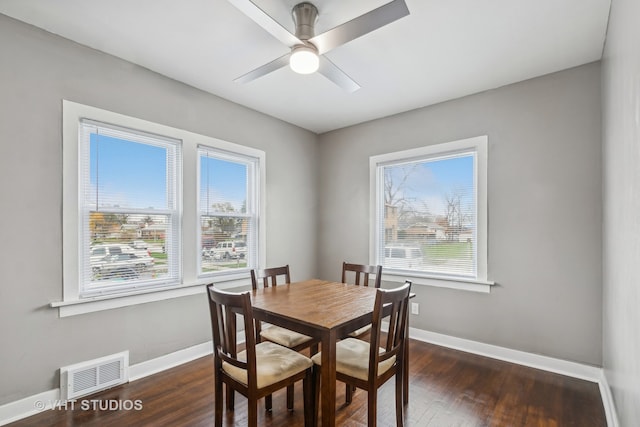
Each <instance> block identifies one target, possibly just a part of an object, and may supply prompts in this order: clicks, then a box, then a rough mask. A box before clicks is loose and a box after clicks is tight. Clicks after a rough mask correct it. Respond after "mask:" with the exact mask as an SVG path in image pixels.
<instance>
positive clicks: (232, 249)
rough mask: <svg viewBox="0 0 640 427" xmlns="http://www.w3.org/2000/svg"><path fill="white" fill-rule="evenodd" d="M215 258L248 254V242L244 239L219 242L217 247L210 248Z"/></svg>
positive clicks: (241, 256)
mask: <svg viewBox="0 0 640 427" xmlns="http://www.w3.org/2000/svg"><path fill="white" fill-rule="evenodd" d="M209 255H210V257H211V258H213V259H217V260H220V259H237V258H245V257H246V256H247V244H246V243H245V242H243V241H239V240H237V241H227V242H220V243H218V244H217V245H216V246H215V248H211V249H210V250H209Z"/></svg>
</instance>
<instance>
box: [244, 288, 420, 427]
mask: <svg viewBox="0 0 640 427" xmlns="http://www.w3.org/2000/svg"><path fill="white" fill-rule="evenodd" d="M251 292H252V293H251V304H252V306H253V315H254V317H255V318H256V319H258V320H261V321H264V322H267V323H270V324H273V325H278V326H281V327H283V328H287V329H290V330H293V331H296V332H299V333H302V334H305V335H308V336H310V337H312V338H313V339H315V340H318V341H319V342H320V351H321V359H322V360H321V362H322V369H321V380H320V410H321V411H320V415H321V417H322V426H323V427H326V426H335V419H336V417H335V415H336V342H337V341H338V340H339V339H341V338H343V337H345V336H346V335H347V334H348V333H349V332H353V331H355V330H357V329H359V328H361V327H363V326H365V325H367V324H371V321H372V318H373V307H374V302H375V298H376V288H374V287H368V286H356V285H353V284H346V283H339V282H333V281H327V280H320V279H311V280H305V281H301V282H293V283H290V284H284V285H278V286H271V287H267V288H258V289H254V290H252V291H251ZM403 376H404V375H403ZM404 380H405V381H404V382H405V387H403V388H404V389H405V390H407V388H408V387H407V383H406V381H407V379H406V377H405V379H404ZM407 391H408V390H407ZM403 400H405V402H406V401H407V400H406V395H405V399H403ZM315 410H316V411H317V408H316V409H315ZM316 420H317V416H314V422H315V421H316Z"/></svg>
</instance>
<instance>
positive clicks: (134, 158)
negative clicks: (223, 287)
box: [79, 119, 182, 298]
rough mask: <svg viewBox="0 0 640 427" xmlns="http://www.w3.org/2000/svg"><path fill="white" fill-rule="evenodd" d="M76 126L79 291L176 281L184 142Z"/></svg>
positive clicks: (95, 292)
mask: <svg viewBox="0 0 640 427" xmlns="http://www.w3.org/2000/svg"><path fill="white" fill-rule="evenodd" d="M79 127H80V142H79V144H80V159H79V162H80V182H79V184H80V193H79V194H80V216H81V218H80V230H79V234H80V236H81V241H80V253H79V256H80V259H79V264H80V268H81V276H80V289H79V296H80V297H81V298H84V297H88V296H92V295H99V294H110V293H119V292H126V291H130V290H134V289H144V288H148V287H159V286H164V285H176V284H178V283H179V280H180V274H179V272H180V266H179V263H178V260H179V259H180V245H179V242H180V228H179V223H180V216H179V201H180V200H181V196H180V188H179V187H178V185H177V183H178V177H179V176H180V165H181V150H182V145H181V141H179V140H175V139H170V138H166V137H160V136H157V135H152V134H148V133H144V132H140V131H136V130H133V129H127V128H122V127H118V126H114V125H111V124H106V123H100V122H96V121H93V120H88V119H81V120H80V125H79ZM135 240H142V241H144V242H146V244H147V245H146V246H147V248H145V249H142V248H140V247H138V248H136V247H135V245H134V244H133V242H134V241H135ZM152 254H153V256H152Z"/></svg>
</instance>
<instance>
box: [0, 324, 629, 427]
mask: <svg viewBox="0 0 640 427" xmlns="http://www.w3.org/2000/svg"><path fill="white" fill-rule="evenodd" d="M409 336H410V337H411V338H413V339H416V340H418V341H424V342H428V343H431V344H436V345H440V346H443V347H448V348H452V349H455V350H461V351H465V352H467V353H473V354H477V355H480V356H486V357H490V358H493V359H498V360H503V361H506V362H511V363H516V364H519V365H523V366H529V367H532V368H537V369H542V370H545V371H549V372H554V373H558V374H562V375H567V376H570V377H574V378H579V379H583V380H587V381H591V382H595V383H598V385H599V388H600V394H601V395H602V403H603V405H604V410H605V414H606V417H607V425H608V426H609V427H619V425H618V420H617V416H616V411H615V406H614V404H613V398H612V396H611V389H610V388H609V384H608V382H607V378H606V376H605V375H604V372H603V370H602V369H601V368H599V367H596V366H590V365H584V364H581V363H576V362H569V361H566V360H561V359H555V358H552V357H547V356H541V355H537V354H532V353H527V352H524V351H519V350H512V349H509V348H505V347H499V346H495V345H491V344H484V343H481V342H477V341H471V340H466V339H462V338H456V337H452V336H449V335H443V334H438V333H435V332H429V331H425V330H421V329H415V328H410V329H409ZM238 339H239V340H240V341H241V340H242V338H241V337H238ZM212 351H213V345H212V342H211V341H208V342H205V343H202V344H198V345H195V346H193V347H189V348H186V349H182V350H178V351H175V352H173V353H170V354H167V355H164V356H160V357H157V358H155V359H151V360H148V361H145V362H141V363H138V364H135V365H132V366H130V367H129V381H135V380H138V379H141V378H144V377H147V376H149V375H153V374H156V373H158V372H161V371H164V370H166V369H170V368H173V367H176V366H179V365H181V364H183V363H187V362H190V361H192V360H195V359H197V358H199V357H203V356H206V355H209V354H212ZM59 399H60V389H59V388H56V389H53V390H48V391H45V392H42V393H38V394H36V395H33V396H29V397H25V398H24V399H20V400H17V401H15V402H10V403H7V404H4V405H0V426H3V425H5V424H8V423H11V422H14V421H17V420H20V419H22V418H26V417H29V416H31V415H35V414H37V413H39V412H42V411H43V410H46V409H51V407H52V405H55V404H57V402H59Z"/></svg>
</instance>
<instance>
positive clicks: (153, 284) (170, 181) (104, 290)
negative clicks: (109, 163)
mask: <svg viewBox="0 0 640 427" xmlns="http://www.w3.org/2000/svg"><path fill="white" fill-rule="evenodd" d="M91 128H96V130H100V129H102V130H105V131H107V132H109V133H112V134H113V133H115V134H120V133H121V134H123V135H120V136H117V137H116V136H113V135H111V137H114V138H118V139H121V140H125V139H126V140H128V141H130V142H133V143H143V144H148V145H152V146H156V147H160V148H164V149H166V153H167V159H166V161H167V164H166V168H167V183H166V184H167V188H166V191H167V206H166V207H164V208H162V209H148V208H116V207H110V208H103V207H100V206H95V209H96V212H98V211H102V212H110V213H115V214H117V213H128V214H131V215H149V216H153V215H159V216H166V217H167V218H168V219H169V221H168V222H167V225H168V227H167V234H168V235H169V236H171V239H169V241H168V242H166V243H168V245H167V253H168V254H169V256H170V258H169V260H168V264H167V268H168V274H167V277H165V278H160V279H155V280H148V281H141V282H125V283H123V284H121V285H117V284H113V283H106V284H100V283H98V282H93V281H91V280H89V270H90V266H89V267H88V266H87V263H88V262H89V260H90V257H89V251H90V244H89V241H90V236H89V234H90V231H89V230H88V229H87V228H85V225H86V224H87V223H86V222H84V221H87V222H88V221H89V218H88V216H90V211H91V205H92V200H91V199H89V200H88V201H87V197H86V195H87V194H89V192H88V188H87V186H90V171H91V165H90V161H91V159H90V147H89V146H90V136H89V135H90V134H91V130H90V129H91ZM85 132H89V134H85ZM145 140H146V141H145ZM182 146H183V144H182V141H181V140H179V139H176V138H169V137H167V136H161V135H154V134H150V133H149V132H146V131H140V130H139V129H132V128H125V127H122V126H118V125H114V124H111V123H105V122H99V121H96V120H92V119H88V118H81V119H80V121H79V125H78V150H79V159H78V162H79V164H78V169H79V173H80V179H79V182H78V205H79V210H80V215H81V219H80V222H79V224H78V227H79V229H78V234H79V236H80V247H79V249H80V251H79V253H78V256H79V261H80V262H79V267H80V278H79V283H78V285H79V286H78V288H79V290H78V298H79V299H85V298H88V297H91V296H99V295H115V294H130V293H135V292H137V291H139V290H145V289H147V290H160V289H162V288H165V287H171V286H176V285H179V283H180V279H181V277H182V272H181V263H180V259H181V258H182V255H181V231H182V230H181V227H180V216H181V212H182V187H181V186H180V185H179V182H180V178H181V177H182ZM83 195H84V196H83ZM87 267H88V268H87Z"/></svg>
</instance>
